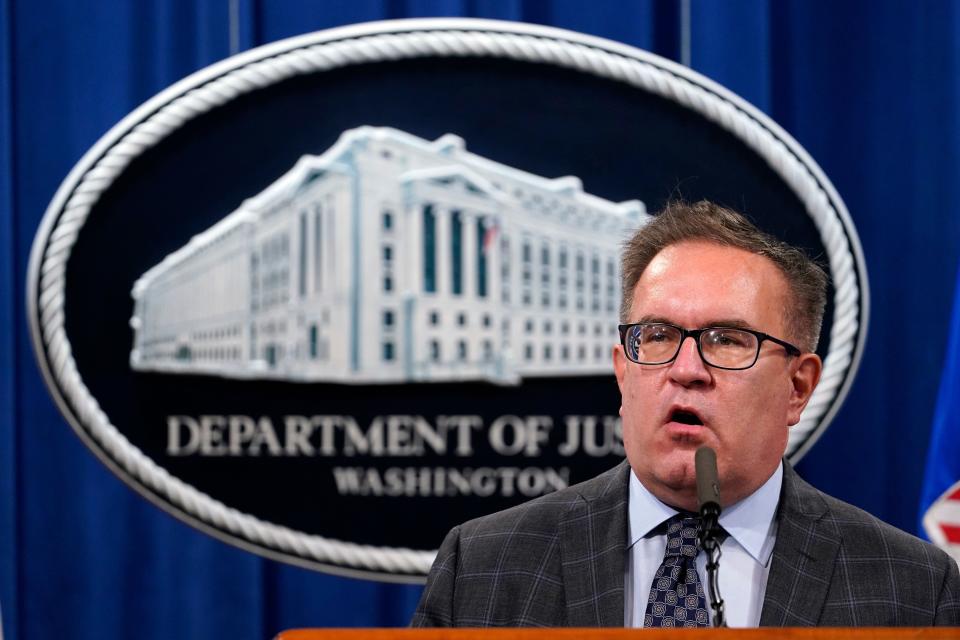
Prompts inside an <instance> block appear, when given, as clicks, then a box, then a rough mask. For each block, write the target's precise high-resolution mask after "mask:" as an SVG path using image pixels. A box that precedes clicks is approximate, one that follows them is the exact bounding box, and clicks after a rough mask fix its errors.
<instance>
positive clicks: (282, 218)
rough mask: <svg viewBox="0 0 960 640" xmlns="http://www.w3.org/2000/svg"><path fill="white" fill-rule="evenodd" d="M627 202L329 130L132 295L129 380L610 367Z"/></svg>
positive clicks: (406, 140)
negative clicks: (143, 375) (142, 375)
mask: <svg viewBox="0 0 960 640" xmlns="http://www.w3.org/2000/svg"><path fill="white" fill-rule="evenodd" d="M646 219H647V214H646V211H645V207H644V205H643V203H642V202H640V201H637V200H632V201H627V202H622V203H613V202H609V201H607V200H604V199H602V198H598V197H596V196H593V195H590V194H587V193H584V191H583V189H582V186H581V183H580V180H579V179H578V178H576V177H572V176H567V177H562V178H555V179H548V178H543V177H540V176H536V175H533V174H530V173H527V172H524V171H521V170H519V169H516V168H513V167H509V166H506V165H503V164H500V163H497V162H494V161H493V160H490V159H487V158H483V157H481V156H478V155H475V154H473V153H470V152H468V151H467V150H466V148H465V144H464V141H463V140H462V139H461V138H459V137H457V136H455V135H451V134H448V135H445V136H442V137H440V138H439V139H437V140H435V141H432V142H431V141H428V140H424V139H421V138H418V137H416V136H413V135H410V134H407V133H404V132H402V131H398V130H396V129H390V128H384V127H366V126H365V127H359V128H356V129H352V130H349V131H346V132H344V133H343V134H342V135H341V136H340V138H339V140H338V141H337V142H336V144H334V145H333V146H332V147H331V148H330V149H329V150H327V151H326V152H325V153H324V154H323V155H320V156H304V157H303V158H301V159H300V160H299V161H298V162H297V164H296V165H295V166H294V167H293V168H292V169H291V170H290V171H288V172H287V173H286V174H285V175H283V176H282V177H281V178H279V179H278V180H277V181H276V182H274V183H273V184H271V185H270V186H269V187H268V188H267V189H265V190H264V191H262V192H261V193H259V194H258V195H256V196H254V197H252V198H250V199H248V200H246V201H244V202H243V204H242V205H241V206H240V207H239V208H238V209H237V210H235V211H233V212H232V213H230V214H229V215H227V216H226V217H225V218H223V219H222V220H220V221H219V222H217V223H216V224H215V225H213V226H212V227H210V228H209V229H207V230H206V231H204V232H202V233H201V234H199V235H197V236H195V237H194V238H192V239H191V240H190V241H189V242H188V243H187V244H186V245H185V246H184V247H182V248H181V249H179V250H177V251H175V252H174V253H172V254H170V255H169V256H167V257H166V258H164V260H163V261H161V262H160V263H159V264H157V265H156V266H154V267H153V268H151V269H150V270H148V271H147V272H146V273H144V274H143V275H142V276H141V277H140V278H139V279H138V280H137V282H136V283H135V284H134V287H133V291H132V295H133V299H134V313H133V317H132V318H131V321H130V322H131V326H132V327H133V329H134V344H133V349H132V351H131V354H130V363H131V366H132V367H133V368H134V369H137V370H143V371H159V372H168V373H191V374H209V375H219V376H225V377H234V378H276V379H284V380H292V381H331V382H341V383H403V382H416V381H422V382H434V381H454V380H486V381H490V382H495V383H499V384H515V383H517V382H519V380H520V379H521V378H523V377H540V376H556V375H590V374H601V373H609V372H610V371H611V364H610V361H611V357H610V348H611V346H612V345H613V344H615V343H616V341H617V336H616V317H617V311H618V309H619V305H620V285H619V251H620V247H621V245H622V243H623V241H624V240H625V239H626V238H627V237H628V236H629V234H630V233H631V232H632V231H633V230H634V229H636V228H637V226H639V225H641V224H643V223H644V222H645V221H646Z"/></svg>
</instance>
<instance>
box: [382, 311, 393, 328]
mask: <svg viewBox="0 0 960 640" xmlns="http://www.w3.org/2000/svg"><path fill="white" fill-rule="evenodd" d="M383 326H384V327H385V328H390V327H393V311H391V310H389V309H386V310H384V312H383Z"/></svg>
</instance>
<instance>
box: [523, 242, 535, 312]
mask: <svg viewBox="0 0 960 640" xmlns="http://www.w3.org/2000/svg"><path fill="white" fill-rule="evenodd" d="M531 253H532V249H531V248H530V243H529V242H527V241H524V242H523V249H522V253H521V258H522V265H521V274H522V277H523V304H524V305H529V304H530V302H531V301H532V297H533V296H532V294H531V292H530V286H531V284H532V280H533V277H532V269H533V267H532V265H531V262H532V256H531Z"/></svg>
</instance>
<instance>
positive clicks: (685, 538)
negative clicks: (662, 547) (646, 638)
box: [643, 514, 710, 627]
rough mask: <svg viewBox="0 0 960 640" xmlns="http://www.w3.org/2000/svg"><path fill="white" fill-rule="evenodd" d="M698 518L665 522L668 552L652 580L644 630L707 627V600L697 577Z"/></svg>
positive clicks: (677, 518)
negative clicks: (652, 628)
mask: <svg viewBox="0 0 960 640" xmlns="http://www.w3.org/2000/svg"><path fill="white" fill-rule="evenodd" d="M699 530H700V518H694V517H689V514H687V517H684V514H677V515H675V516H674V517H672V518H670V519H669V520H667V551H666V553H665V554H664V556H663V562H662V563H661V564H660V568H659V569H657V574H656V575H655V576H654V577H653V585H651V587H650V598H649V599H648V600H647V613H646V615H645V616H644V618H643V626H644V627H708V626H710V618H709V616H707V600H706V598H705V597H704V595H703V584H701V582H700V576H699V575H697V565H696V558H697V553H698V552H699V551H700V542H699V540H698V539H697V533H698V532H699Z"/></svg>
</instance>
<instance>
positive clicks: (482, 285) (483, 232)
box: [477, 219, 493, 298]
mask: <svg viewBox="0 0 960 640" xmlns="http://www.w3.org/2000/svg"><path fill="white" fill-rule="evenodd" d="M488 234H491V236H492V234H493V230H492V229H487V228H486V225H485V224H484V223H483V220H480V219H477V296H478V297H480V298H486V297H487V247H488V246H489V245H490V242H492V241H493V240H492V238H488V237H487V235H488Z"/></svg>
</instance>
